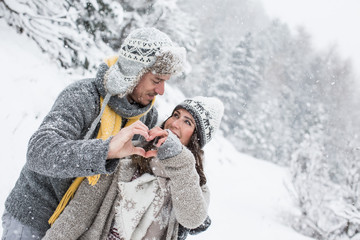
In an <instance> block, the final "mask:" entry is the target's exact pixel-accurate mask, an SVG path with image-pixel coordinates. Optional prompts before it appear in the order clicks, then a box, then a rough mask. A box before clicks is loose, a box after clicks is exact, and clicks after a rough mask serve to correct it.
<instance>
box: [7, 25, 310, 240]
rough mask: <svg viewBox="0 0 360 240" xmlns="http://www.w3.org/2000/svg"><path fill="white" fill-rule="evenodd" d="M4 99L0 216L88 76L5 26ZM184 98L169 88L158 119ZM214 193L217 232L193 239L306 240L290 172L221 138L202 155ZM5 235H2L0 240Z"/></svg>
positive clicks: (161, 100) (160, 100)
mask: <svg viewBox="0 0 360 240" xmlns="http://www.w3.org/2000/svg"><path fill="white" fill-rule="evenodd" d="M0 32H1V36H2V38H1V40H0V52H1V53H2V54H1V55H0V66H1V76H2V79H1V82H2V86H3V88H2V93H1V95H0V106H1V109H2V114H1V115H0V122H1V126H2V128H3V129H2V131H3V136H2V138H1V145H0V146H1V151H0V159H1V162H0V166H1V170H2V173H1V175H0V178H1V179H0V192H1V194H0V214H2V212H3V210H4V201H5V199H6V197H7V195H8V193H9V191H10V190H11V188H12V187H13V185H14V183H15V181H16V179H17V177H18V175H19V173H20V170H21V168H22V166H23V164H24V162H25V154H26V146H27V141H28V140H29V137H30V136H31V134H32V133H33V132H34V131H35V130H36V129H37V127H38V125H39V124H40V122H41V120H42V119H43V117H44V116H45V114H46V113H47V112H48V110H49V109H50V107H51V105H52V103H53V101H54V100H55V98H56V96H57V94H58V93H59V92H60V90H61V89H62V88H63V87H64V86H66V85H67V84H69V83H70V82H72V81H74V80H76V79H79V78H82V77H84V76H81V77H80V76H70V77H69V76H68V75H66V73H65V72H64V71H61V70H59V69H58V67H57V66H56V65H55V64H54V63H50V60H49V59H48V58H47V56H46V55H43V54H42V53H41V52H40V51H39V50H38V48H37V46H36V45H35V44H34V43H33V42H32V41H31V40H29V39H27V38H26V37H25V36H21V35H18V34H16V33H15V32H14V30H13V29H11V28H9V27H8V26H6V25H5V24H4V23H3V21H0ZM182 98H183V95H182V94H181V92H180V91H178V90H177V89H173V88H171V87H170V86H167V92H166V95H165V96H163V97H158V108H159V112H160V114H161V115H160V116H161V118H165V116H166V114H168V113H170V111H171V109H172V108H173V106H174V105H175V104H176V103H177V102H179V101H181V100H182ZM205 152H206V161H207V162H206V172H207V176H208V182H209V186H210V188H211V190H212V197H211V205H210V217H211V219H212V226H211V227H210V228H209V230H208V231H206V232H205V233H202V234H201V235H198V236H194V237H189V238H188V239H210V240H211V239H244V240H264V239H266V240H305V239H309V238H306V237H304V236H302V235H299V234H298V233H296V232H295V231H293V230H292V229H291V228H290V227H289V226H287V225H286V223H287V222H288V218H289V217H291V216H290V215H291V214H295V213H296V210H295V208H294V207H293V206H292V203H291V198H290V196H289V194H288V192H287V190H286V188H285V185H284V183H286V182H287V181H288V180H287V177H288V176H287V170H286V169H284V168H280V167H278V166H275V165H273V164H271V163H268V162H265V161H262V160H258V159H254V158H252V157H249V156H247V155H244V154H241V153H239V152H237V151H236V150H235V149H234V148H233V147H232V145H231V144H230V143H229V142H227V141H226V140H225V139H224V138H223V137H222V136H221V134H219V135H218V136H217V137H216V138H215V139H214V141H212V142H211V143H210V144H208V145H207V146H206V148H205ZM1 234H2V228H0V235H1Z"/></svg>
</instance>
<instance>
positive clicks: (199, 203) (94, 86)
mask: <svg viewBox="0 0 360 240" xmlns="http://www.w3.org/2000/svg"><path fill="white" fill-rule="evenodd" d="M183 63H184V50H183V49H182V48H179V47H175V46H174V44H173V42H172V41H171V40H170V38H169V37H168V36H167V35H166V34H164V33H162V32H160V31H159V30H157V29H154V28H144V29H138V30H135V31H134V32H132V33H130V34H129V36H128V37H127V38H126V39H125V40H124V43H123V44H122V46H121V50H120V53H119V56H118V57H117V58H115V59H109V60H108V61H107V64H103V65H101V66H100V69H99V71H98V73H97V76H96V78H94V79H86V80H82V81H79V82H76V83H74V84H72V85H70V86H69V87H68V88H66V89H65V90H64V91H63V92H62V93H61V94H60V95H59V97H58V99H57V100H56V101H55V103H54V106H53V107H52V109H51V111H50V112H49V114H48V115H47V116H46V117H45V119H44V121H43V123H42V124H41V126H40V127H39V129H38V130H37V131H36V132H35V133H34V135H33V136H32V137H31V139H30V142H29V146H28V153H27V161H26V164H25V166H24V168H23V169H22V171H21V173H20V177H19V179H18V181H17V182H16V185H15V187H14V188H13V190H12V192H11V193H10V195H9V197H8V198H7V200H6V203H5V212H4V214H3V218H2V219H3V238H2V239H42V238H44V239H185V238H186V235H187V232H190V233H194V232H197V231H202V230H204V229H206V225H208V224H209V218H208V217H207V207H208V201H209V192H208V189H207V187H206V184H205V183H206V178H205V175H204V172H203V167H202V163H203V162H202V161H203V156H202V154H203V152H202V150H201V149H202V147H203V146H204V145H205V144H206V143H207V142H209V140H210V139H211V138H212V137H213V136H214V133H215V131H216V129H217V128H218V127H219V124H220V121H221V116H222V113H223V106H222V103H221V102H220V101H219V100H217V99H214V98H206V97H195V98H192V99H187V100H185V101H184V102H182V103H180V104H179V105H178V106H177V107H176V108H175V109H174V111H173V113H172V115H171V116H170V117H169V118H168V119H167V120H166V121H165V122H164V123H163V124H162V126H161V127H154V126H155V124H156V122H157V112H156V109H155V108H154V107H153V105H154V102H155V96H156V95H162V94H163V93H164V91H165V88H164V84H165V81H166V80H168V79H169V78H170V76H171V75H173V74H176V73H178V72H180V71H181V69H182V65H183ZM154 140H155V143H153V141H154ZM144 142H149V143H150V144H147V145H144V144H143V143H144ZM86 176H87V177H86ZM84 177H86V178H87V179H85V180H84ZM74 193H75V195H74ZM73 195H74V198H73V199H72V200H70V199H71V198H72V197H73ZM69 200H70V201H69ZM48 221H49V223H50V224H52V227H51V228H50V225H49V224H48Z"/></svg>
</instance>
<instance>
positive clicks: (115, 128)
mask: <svg viewBox="0 0 360 240" xmlns="http://www.w3.org/2000/svg"><path fill="white" fill-rule="evenodd" d="M116 61H117V57H113V58H110V59H107V60H106V61H105V62H106V63H107V65H108V66H109V67H110V66H112V65H113V64H114V63H115V62H116ZM102 103H103V98H102V97H100V107H101V106H102ZM154 103H155V98H154V99H153V100H152V102H151V106H150V107H149V109H148V110H147V111H146V112H144V113H142V114H140V115H138V116H134V117H130V118H127V119H128V121H127V123H126V124H125V127H127V126H130V125H131V124H133V123H134V122H136V121H137V120H139V119H140V118H141V117H142V116H144V115H145V114H147V113H148V112H149V111H150V109H151V108H152V107H153V106H154ZM121 123H122V117H121V116H120V115H118V114H116V113H115V112H114V111H113V110H112V109H111V108H110V107H109V106H108V105H106V106H105V109H104V112H103V114H102V116H101V124H100V128H99V132H98V135H97V137H96V138H97V139H103V140H106V139H108V138H109V137H111V136H114V135H116V134H117V133H118V132H119V131H120V129H121ZM84 178H85V177H77V178H76V179H75V180H74V181H73V183H72V184H71V185H70V187H69V189H68V190H67V191H66V193H65V194H64V196H63V198H62V199H61V201H60V203H59V205H58V206H57V208H56V209H55V212H54V213H53V215H52V216H51V217H50V219H49V221H48V223H49V224H50V225H52V224H53V223H54V222H55V220H56V219H57V218H58V217H59V215H60V214H61V213H62V211H63V210H64V208H65V207H66V205H67V204H68V202H69V201H70V199H71V198H73V196H74V194H75V192H76V190H77V189H78V187H79V185H80V184H81V182H82V181H83V180H84ZM86 178H87V179H88V181H89V184H91V185H95V184H96V183H97V181H98V180H99V178H100V174H97V175H94V176H88V177H86Z"/></svg>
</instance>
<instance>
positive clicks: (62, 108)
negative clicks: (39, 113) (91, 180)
mask: <svg viewBox="0 0 360 240" xmlns="http://www.w3.org/2000/svg"><path fill="white" fill-rule="evenodd" d="M86 84H87V83H85V85H86ZM88 84H89V85H86V87H84V83H82V85H80V84H79V83H76V84H73V85H71V86H70V87H68V88H66V89H65V90H64V91H63V92H62V93H61V94H60V95H59V97H58V98H57V100H56V101H55V103H54V105H53V107H52V109H51V110H50V112H49V113H48V115H47V116H46V117H45V119H44V121H43V122H42V124H41V125H40V127H39V129H38V130H37V131H36V132H35V133H34V134H33V136H32V137H31V139H30V141H29V146H28V152H27V162H26V167H27V168H29V169H30V170H32V171H35V172H38V173H40V174H43V175H47V176H51V177H57V178H70V177H77V176H89V175H94V174H100V173H110V172H112V171H113V170H114V169H115V167H116V166H117V163H118V161H117V160H111V161H107V160H106V158H107V152H108V146H109V141H110V139H108V140H105V141H104V140H100V139H90V140H83V137H84V135H85V134H86V131H87V130H88V128H89V126H90V125H91V123H92V121H93V120H94V119H95V117H96V116H97V114H98V113H99V104H100V103H99V95H98V93H97V91H96V88H95V87H94V86H91V83H88Z"/></svg>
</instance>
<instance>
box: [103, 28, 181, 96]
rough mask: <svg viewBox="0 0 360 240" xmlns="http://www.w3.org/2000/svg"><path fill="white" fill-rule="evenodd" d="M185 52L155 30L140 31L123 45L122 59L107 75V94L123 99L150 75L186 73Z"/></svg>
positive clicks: (133, 34) (145, 29) (142, 29)
mask: <svg viewBox="0 0 360 240" xmlns="http://www.w3.org/2000/svg"><path fill="white" fill-rule="evenodd" d="M185 59H186V52H185V49H184V48H182V47H176V46H175V44H174V43H173V42H172V41H171V39H170V38H169V37H168V36H167V35H166V34H165V33H163V32H161V31H159V30H158V29H156V28H140V29H137V30H135V31H133V32H131V33H130V34H129V36H128V37H127V38H126V39H125V40H124V43H123V44H122V45H121V48H120V52H119V58H118V60H117V62H116V64H114V65H113V66H111V67H110V69H109V70H108V71H107V73H106V75H105V78H104V84H105V88H106V90H107V92H108V93H110V94H111V95H118V96H119V97H123V96H125V95H126V94H128V93H131V92H132V91H133V90H134V88H135V86H136V85H137V84H138V83H139V81H140V79H141V77H142V76H143V75H144V74H145V73H146V72H148V71H151V72H152V73H154V74H171V75H172V74H176V73H179V72H181V71H182V70H183V65H184V63H185Z"/></svg>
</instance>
